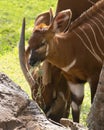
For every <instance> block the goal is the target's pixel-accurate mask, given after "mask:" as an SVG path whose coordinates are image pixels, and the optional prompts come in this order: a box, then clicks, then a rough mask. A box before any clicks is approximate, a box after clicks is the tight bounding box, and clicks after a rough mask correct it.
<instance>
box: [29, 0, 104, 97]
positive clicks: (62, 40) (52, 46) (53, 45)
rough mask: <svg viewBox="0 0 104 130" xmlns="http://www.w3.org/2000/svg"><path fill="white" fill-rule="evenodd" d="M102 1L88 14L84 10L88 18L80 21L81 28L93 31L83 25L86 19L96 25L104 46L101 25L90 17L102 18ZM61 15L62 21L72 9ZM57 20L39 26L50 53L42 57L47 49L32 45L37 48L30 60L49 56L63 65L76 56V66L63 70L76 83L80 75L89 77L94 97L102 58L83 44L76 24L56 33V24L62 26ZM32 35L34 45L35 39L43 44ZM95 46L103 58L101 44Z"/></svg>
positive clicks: (57, 63)
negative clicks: (100, 49) (66, 30)
mask: <svg viewBox="0 0 104 130" xmlns="http://www.w3.org/2000/svg"><path fill="white" fill-rule="evenodd" d="M103 4H104V1H103V0H101V1H100V2H98V3H97V4H96V5H95V6H94V7H92V8H91V9H90V11H88V12H87V14H84V17H85V21H84V20H83V21H82V23H80V24H79V25H80V27H81V28H83V29H84V30H86V32H87V34H89V33H91V32H90V29H89V28H88V27H87V26H85V25H84V22H86V23H89V24H91V25H93V28H94V27H95V29H94V31H95V33H96V36H97V38H99V40H100V44H101V46H102V48H103V49H104V46H103V40H102V37H101V35H100V34H99V31H98V29H96V26H95V24H93V23H91V21H90V20H92V19H94V17H96V18H97V17H98V19H100V18H101V17H100V16H98V15H99V14H98V13H100V14H101V15H103V12H102V11H101V10H103ZM96 8H98V9H96ZM92 12H93V13H92ZM58 15H63V21H61V22H62V23H63V22H64V20H65V19H64V17H65V18H66V15H69V12H67V11H66V12H64V13H63V14H61V13H59V14H58ZM88 17H90V18H88ZM58 18H60V17H58ZM55 20H56V21H55V22H56V23H57V24H58V21H59V20H57V16H56V19H55ZM102 20H103V19H102ZM56 23H54V21H53V23H52V24H50V26H47V28H46V29H45V31H44V32H43V31H42V30H40V29H39V30H40V32H41V34H38V35H39V37H40V39H41V38H44V39H45V40H46V43H48V44H46V45H45V46H47V45H48V46H49V47H48V54H47V57H44V56H45V55H44V56H43V57H42V55H41V53H43V52H45V51H46V50H44V49H42V48H41V49H37V48H35V46H33V48H34V49H35V51H34V50H33V48H32V50H33V53H32V55H31V58H30V61H32V60H34V59H35V61H36V60H44V58H46V59H47V60H48V61H49V62H50V63H52V64H54V65H56V66H57V67H58V68H60V69H62V68H63V67H65V66H67V65H69V64H71V62H72V61H73V60H74V59H75V58H76V60H77V61H76V63H75V65H74V67H72V68H71V69H70V70H69V71H68V72H64V75H65V77H66V78H67V80H69V81H71V79H72V80H73V78H74V81H73V82H74V83H76V81H77V80H76V79H78V80H79V81H81V82H82V81H83V82H85V81H89V82H90V85H91V88H92V89H93V90H92V94H93V95H92V99H93V96H94V93H95V91H96V87H97V82H98V77H99V73H100V70H101V66H102V64H101V63H99V61H97V60H96V59H95V57H93V55H91V53H90V52H89V50H87V48H86V47H85V46H84V45H83V42H82V41H81V39H80V38H79V37H78V36H77V35H76V33H75V32H77V33H78V34H80V35H81V32H80V31H79V29H78V28H77V27H76V28H74V29H72V30H71V31H69V32H67V33H65V34H64V33H63V34H55V33H54V32H55V31H56V29H57V27H59V26H58V25H57V26H56V25H54V24H56ZM96 23H97V24H98V22H97V21H96ZM72 26H73V25H72ZM98 26H99V27H100V29H101V30H102V32H103V29H102V28H101V25H100V24H99V25H98ZM78 27H79V26H78ZM58 29H59V28H58ZM39 30H38V31H39ZM34 34H35V35H36V34H37V33H35V31H34ZM82 37H83V39H84V35H82ZM89 37H90V36H89ZM33 39H34V45H35V43H36V44H38V45H39V46H40V43H41V42H40V43H38V41H36V37H35V36H33ZM92 39H93V38H91V44H92V45H93V46H94V44H96V43H94V42H92ZM85 41H86V39H85ZM76 43H77V44H76ZM31 44H32V45H33V42H31V38H30V41H29V45H30V46H31ZM77 45H78V46H77ZM76 46H77V47H76ZM88 46H89V45H88ZM63 48H64V49H63ZM94 49H95V51H96V52H97V54H98V55H99V56H100V57H101V59H102V56H101V54H100V52H99V50H98V48H94ZM103 49H102V50H103ZM69 52H70V55H69ZM35 54H37V56H36V57H35ZM85 57H86V60H85ZM37 58H38V59H37ZM102 60H103V59H102ZM83 61H84V62H83ZM89 61H90V65H88V64H89ZM70 77H73V78H70Z"/></svg>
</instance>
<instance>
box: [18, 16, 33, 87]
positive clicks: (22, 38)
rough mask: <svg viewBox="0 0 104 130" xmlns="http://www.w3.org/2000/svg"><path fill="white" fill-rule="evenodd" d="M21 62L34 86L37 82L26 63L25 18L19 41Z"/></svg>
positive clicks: (25, 74)
mask: <svg viewBox="0 0 104 130" xmlns="http://www.w3.org/2000/svg"><path fill="white" fill-rule="evenodd" d="M19 62H20V66H21V69H22V71H23V74H24V76H25V78H26V80H27V81H28V83H29V85H30V86H31V87H32V86H34V85H35V82H34V80H33V77H32V75H31V74H30V73H29V72H28V70H27V68H26V63H25V18H23V23H22V30H21V36H20V42H19Z"/></svg>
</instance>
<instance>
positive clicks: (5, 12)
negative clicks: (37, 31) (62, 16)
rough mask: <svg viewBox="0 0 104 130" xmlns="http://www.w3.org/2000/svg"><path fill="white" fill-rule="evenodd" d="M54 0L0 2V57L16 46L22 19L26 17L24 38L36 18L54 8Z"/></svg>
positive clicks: (11, 0) (0, 0) (5, 0)
mask: <svg viewBox="0 0 104 130" xmlns="http://www.w3.org/2000/svg"><path fill="white" fill-rule="evenodd" d="M55 3H56V1H55V0H50V2H49V1H48V0H21V1H20V0H14V1H13V0H0V55H2V54H4V53H6V52H7V51H11V50H12V49H13V48H14V47H15V46H17V44H18V41H19V34H20V29H21V23H22V19H23V17H26V24H27V26H26V38H27V39H28V36H29V34H30V30H31V27H33V25H34V19H35V18H36V16H37V15H38V14H39V13H41V12H43V11H47V10H49V8H50V7H52V8H53V9H54V8H55Z"/></svg>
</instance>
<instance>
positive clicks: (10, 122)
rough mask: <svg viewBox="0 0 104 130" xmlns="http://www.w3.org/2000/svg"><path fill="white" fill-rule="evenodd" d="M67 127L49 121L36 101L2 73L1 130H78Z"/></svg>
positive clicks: (0, 91)
mask: <svg viewBox="0 0 104 130" xmlns="http://www.w3.org/2000/svg"><path fill="white" fill-rule="evenodd" d="M68 123H69V121H68ZM69 124H71V123H69ZM65 125H66V124H65ZM66 126H67V127H66ZM66 126H64V124H63V125H62V124H59V123H56V122H54V121H50V120H48V119H47V118H46V116H45V114H44V113H43V111H42V110H41V109H40V107H39V106H38V104H37V103H36V102H35V101H33V100H31V99H29V97H28V95H27V94H26V93H25V92H24V91H23V90H22V89H21V88H20V87H19V86H18V85H16V84H15V83H14V82H13V81H12V80H10V79H9V78H8V77H7V76H6V75H5V74H2V73H0V130H76V129H73V128H71V127H69V126H68V125H66ZM80 130H81V129H80ZM83 130H84V129H83Z"/></svg>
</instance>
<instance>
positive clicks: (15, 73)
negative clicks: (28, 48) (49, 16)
mask: <svg viewBox="0 0 104 130" xmlns="http://www.w3.org/2000/svg"><path fill="white" fill-rule="evenodd" d="M56 2H57V1H56V0H21V1H20V0H0V72H4V73H5V74H7V75H8V76H9V77H10V78H11V79H12V80H13V81H14V82H15V83H17V84H18V85H20V86H22V88H23V89H24V90H25V91H26V92H27V93H28V94H29V95H31V94H30V88H29V85H28V84H27V82H26V80H25V78H24V76H23V74H22V71H21V69H20V65H19V59H18V49H17V46H18V42H19V37H20V30H21V24H22V19H23V17H26V40H28V38H29V36H30V34H31V30H32V28H33V26H34V19H35V18H36V16H37V15H38V14H39V13H42V12H44V11H47V10H49V8H50V7H52V8H53V9H55V5H56ZM85 88H86V89H85V98H84V103H83V106H82V111H81V123H83V124H86V123H85V122H86V117H87V114H88V111H89V106H90V101H89V100H90V95H89V91H90V90H89V89H88V88H89V87H88V85H86V87H85Z"/></svg>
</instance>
